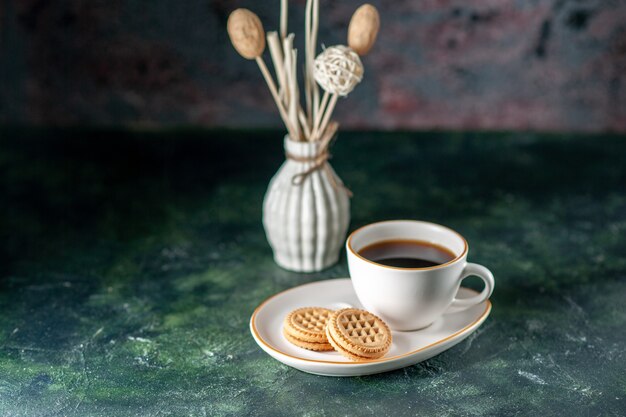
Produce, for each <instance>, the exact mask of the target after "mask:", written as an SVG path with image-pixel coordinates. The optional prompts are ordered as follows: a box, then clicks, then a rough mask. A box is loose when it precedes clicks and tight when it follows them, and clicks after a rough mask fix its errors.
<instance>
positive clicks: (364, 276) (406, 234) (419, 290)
mask: <svg viewBox="0 0 626 417" xmlns="http://www.w3.org/2000/svg"><path fill="white" fill-rule="evenodd" d="M396 239H402V240H421V241H425V242H429V243H434V244H436V245H439V246H443V247H445V248H447V249H449V250H450V251H452V252H453V253H454V254H455V255H456V257H455V258H454V259H453V260H451V261H450V262H447V263H444V264H441V265H437V266H433V267H428V268H397V267H392V266H387V265H382V264H379V263H376V262H374V261H371V260H369V259H366V258H364V257H362V256H361V255H359V251H360V250H361V249H363V248H364V247H366V246H369V245H371V244H373V243H376V242H381V241H386V240H396ZM346 250H347V253H348V268H349V269H350V277H351V279H352V285H353V286H354V290H355V292H356V295H357V297H358V298H359V301H360V302H361V304H363V307H365V309H367V310H368V311H371V312H372V313H374V314H376V315H378V316H380V317H381V318H382V319H383V320H385V321H386V322H387V324H388V325H389V326H390V327H391V328H392V329H394V330H417V329H421V328H424V327H427V326H429V325H430V324H432V323H433V322H434V321H435V320H437V318H438V317H439V316H441V315H442V314H443V313H444V312H445V311H446V310H447V309H448V308H449V307H450V306H452V307H457V310H459V309H466V308H469V307H471V306H474V305H476V304H479V303H482V302H483V301H485V300H486V299H488V298H489V296H491V293H492V292H493V288H494V285H495V282H494V279H493V274H492V273H491V271H489V270H488V269H487V268H485V267H484V266H482V265H478V264H473V263H468V262H467V252H468V250H469V246H468V245H467V241H466V240H465V239H464V238H463V236H461V235H460V234H458V233H457V232H455V231H454V230H452V229H449V228H447V227H445V226H441V225H438V224H435V223H429V222H423V221H415V220H393V221H384V222H379V223H372V224H369V225H367V226H363V227H361V228H360V229H357V230H355V231H354V232H352V234H350V236H349V237H348V240H347V242H346ZM471 275H476V276H478V277H480V278H482V280H483V281H484V282H485V288H484V289H483V291H482V292H481V293H480V294H478V295H476V296H474V297H471V298H464V299H458V298H455V296H456V294H457V291H458V290H459V287H460V285H461V281H463V279H464V278H467V277H468V276H471Z"/></svg>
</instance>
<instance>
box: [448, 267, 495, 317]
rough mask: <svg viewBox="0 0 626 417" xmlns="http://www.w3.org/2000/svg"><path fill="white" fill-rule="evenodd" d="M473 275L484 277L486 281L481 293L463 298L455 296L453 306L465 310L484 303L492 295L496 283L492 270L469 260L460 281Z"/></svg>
mask: <svg viewBox="0 0 626 417" xmlns="http://www.w3.org/2000/svg"><path fill="white" fill-rule="evenodd" d="M471 275H476V276H477V277H480V278H482V280H483V281H484V282H485V288H484V289H483V291H482V292H481V293H480V294H478V295H475V296H473V297H470V298H461V299H459V298H455V299H454V300H452V304H451V307H458V308H461V309H463V310H465V309H466V308H470V307H472V306H475V305H476V304H480V303H482V302H483V301H485V300H486V299H488V298H489V297H490V296H491V293H492V292H493V287H494V286H495V285H496V284H495V281H494V279H493V274H492V273H491V271H490V270H488V269H487V268H485V267H484V266H482V265H478V264H473V263H469V262H468V263H467V264H466V265H465V268H463V272H462V273H461V277H460V278H459V283H460V281H463V280H464V279H465V278H467V277H469V276H471Z"/></svg>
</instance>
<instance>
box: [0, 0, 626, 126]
mask: <svg viewBox="0 0 626 417" xmlns="http://www.w3.org/2000/svg"><path fill="white" fill-rule="evenodd" d="M373 3H374V4H375V5H376V6H378V7H379V9H380V11H381V17H382V30H381V33H380V38H379V43H378V44H377V46H376V47H375V49H374V50H373V51H372V52H371V54H370V55H369V56H368V57H366V58H365V60H364V64H365V78H364V81H363V82H362V84H361V85H360V86H359V87H358V88H357V90H355V91H354V93H353V94H351V95H350V96H349V97H348V98H347V99H346V100H341V101H340V103H339V104H338V109H337V112H336V115H337V119H338V120H339V121H340V122H341V123H342V124H343V125H344V126H349V127H352V128H375V129H437V128H441V129H514V130H517V129H533V130H556V131H608V130H610V131H620V132H626V1H623V0H605V1H582V0H581V1H579V0H576V1H574V0H569V1H566V0H534V1H533V0H482V1H476V0H464V1H463V0H459V1H452V0H420V1H417V0H412V1H409V0H404V1H402V0H394V1H391V0H389V1H373ZM290 4H291V13H290V15H291V16H290V17H291V22H290V23H291V28H290V29H292V30H294V31H295V33H296V36H297V38H298V39H299V41H300V42H301V41H302V37H303V32H302V24H303V9H304V1H303V0H299V1H291V2H290ZM321 4H322V11H321V14H322V20H321V30H320V40H321V41H322V42H323V43H325V44H326V45H333V44H336V43H345V33H346V27H347V24H348V21H349V18H350V16H351V14H352V12H353V11H354V9H355V8H356V7H357V6H358V5H359V4H360V2H359V1H352V0H343V1H339V0H321ZM0 5H1V8H0V123H4V124H15V123H18V124H38V125H120V124H122V125H132V126H135V125H139V126H146V125H147V126H157V127H160V126H171V125H179V124H193V125H202V126H211V127H213V126H228V127H269V126H279V125H280V121H279V119H278V117H277V115H276V111H275V110H274V107H273V103H272V101H271V98H270V95H269V93H268V92H267V90H266V87H265V85H264V83H263V81H262V78H261V75H260V73H259V72H258V69H257V68H256V65H255V64H254V63H253V62H249V61H245V60H243V59H242V58H240V57H239V56H238V55H237V54H236V53H235V52H234V50H233V49H232V48H231V46H230V44H229V42H228V38H227V36H226V31H225V22H226V19H227V16H228V13H229V12H230V11H231V10H233V9H235V8H237V7H247V8H250V9H252V10H254V11H256V12H257V13H258V14H259V15H260V17H261V19H262V20H263V22H264V25H265V27H266V30H271V29H276V28H277V21H278V5H279V1H278V0H269V1H256V2H255V1H225V0H221V1H220V0H202V1H196V0H185V1H174V0H152V1H140V0H135V1H122V0H108V1H103V0H91V1H88V0H83V1H78V0H59V1H44V0H20V1H17V0H15V1H12V0H3V1H2V2H0ZM266 59H268V57H266ZM268 64H269V61H268Z"/></svg>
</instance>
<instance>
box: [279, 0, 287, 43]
mask: <svg viewBox="0 0 626 417" xmlns="http://www.w3.org/2000/svg"><path fill="white" fill-rule="evenodd" d="M287 4H288V1H287V0H281V1H280V37H281V38H282V39H283V40H284V39H285V38H286V37H287V15H288V9H287Z"/></svg>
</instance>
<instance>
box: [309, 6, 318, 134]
mask: <svg viewBox="0 0 626 417" xmlns="http://www.w3.org/2000/svg"><path fill="white" fill-rule="evenodd" d="M313 3H314V4H313V17H312V28H311V50H310V51H309V53H310V54H311V68H310V69H309V71H310V74H311V85H312V87H313V114H312V115H311V118H312V120H315V119H316V117H317V113H318V112H319V111H320V90H319V88H318V86H317V83H316V82H315V77H314V75H313V73H314V71H315V68H314V66H315V55H316V49H317V46H316V45H317V33H318V30H319V12H320V2H319V0H313ZM311 129H313V126H311Z"/></svg>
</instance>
